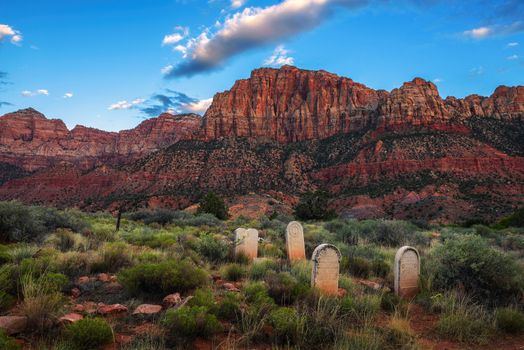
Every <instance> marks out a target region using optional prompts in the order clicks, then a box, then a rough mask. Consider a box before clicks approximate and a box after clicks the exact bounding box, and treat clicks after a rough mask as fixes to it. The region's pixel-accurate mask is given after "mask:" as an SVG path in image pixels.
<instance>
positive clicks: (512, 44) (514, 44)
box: [508, 42, 519, 47]
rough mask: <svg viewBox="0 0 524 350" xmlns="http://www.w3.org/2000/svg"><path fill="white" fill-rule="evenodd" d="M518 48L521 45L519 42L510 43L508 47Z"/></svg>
mask: <svg viewBox="0 0 524 350" xmlns="http://www.w3.org/2000/svg"><path fill="white" fill-rule="evenodd" d="M516 46H519V43H517V42H512V43H508V47H516Z"/></svg>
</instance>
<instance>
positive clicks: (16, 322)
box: [0, 316, 27, 335]
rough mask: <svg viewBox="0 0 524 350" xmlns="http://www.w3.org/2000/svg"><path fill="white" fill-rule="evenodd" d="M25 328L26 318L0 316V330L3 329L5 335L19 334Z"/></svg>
mask: <svg viewBox="0 0 524 350" xmlns="http://www.w3.org/2000/svg"><path fill="white" fill-rule="evenodd" d="M26 328H27V317H26V316H0V329H3V330H4V331H5V332H6V334H7V335H12V334H18V333H21V332H23V331H24V330H25V329H26Z"/></svg>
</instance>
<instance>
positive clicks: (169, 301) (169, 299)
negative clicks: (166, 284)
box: [162, 293, 182, 307]
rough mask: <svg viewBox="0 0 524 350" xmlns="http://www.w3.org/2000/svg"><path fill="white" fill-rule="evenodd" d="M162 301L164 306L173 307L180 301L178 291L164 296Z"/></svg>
mask: <svg viewBox="0 0 524 350" xmlns="http://www.w3.org/2000/svg"><path fill="white" fill-rule="evenodd" d="M162 302H163V303H164V306H165V307H173V306H176V305H178V304H179V303H180V302H182V298H181V297H180V293H174V294H169V295H168V296H166V297H165V298H164V300H163V301H162Z"/></svg>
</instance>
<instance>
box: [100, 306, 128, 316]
mask: <svg viewBox="0 0 524 350" xmlns="http://www.w3.org/2000/svg"><path fill="white" fill-rule="evenodd" d="M97 312H98V313H99V314H101V315H114V314H119V313H122V312H127V306H125V305H122V304H111V305H105V304H99V305H98V309H97Z"/></svg>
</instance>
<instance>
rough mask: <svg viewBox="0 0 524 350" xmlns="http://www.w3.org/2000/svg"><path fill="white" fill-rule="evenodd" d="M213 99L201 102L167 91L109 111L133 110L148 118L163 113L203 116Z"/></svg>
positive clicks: (121, 104) (118, 105)
mask: <svg viewBox="0 0 524 350" xmlns="http://www.w3.org/2000/svg"><path fill="white" fill-rule="evenodd" d="M212 100H213V99H212V98H209V99H203V100H199V99H197V98H193V97H190V96H188V95H186V94H184V93H183V92H179V91H174V90H171V89H165V90H164V91H162V92H160V93H156V94H153V95H151V96H150V97H149V98H147V99H141V98H137V99H134V100H132V101H127V100H124V101H119V102H117V103H114V104H112V105H111V106H109V108H108V109H109V110H122V109H127V110H129V109H133V110H138V111H140V112H141V113H143V114H145V115H146V116H148V117H157V116H158V115H160V114H162V113H166V112H167V113H172V114H179V113H199V114H203V113H204V112H205V111H206V110H207V108H208V107H209V105H210V104H211V102H212Z"/></svg>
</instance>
